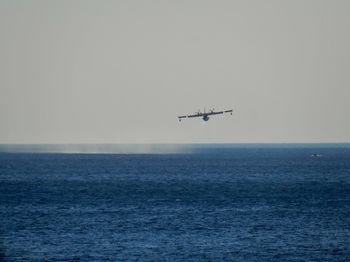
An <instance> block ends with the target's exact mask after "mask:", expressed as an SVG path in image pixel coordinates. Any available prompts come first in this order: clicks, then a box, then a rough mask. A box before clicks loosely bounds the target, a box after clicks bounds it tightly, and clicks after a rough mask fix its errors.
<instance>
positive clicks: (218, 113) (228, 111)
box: [178, 108, 233, 122]
mask: <svg viewBox="0 0 350 262" xmlns="http://www.w3.org/2000/svg"><path fill="white" fill-rule="evenodd" d="M232 112H233V109H230V110H225V111H214V108H213V109H211V110H209V112H205V108H204V112H203V113H202V112H201V111H199V110H198V112H197V113H195V114H193V115H184V116H178V119H179V121H180V122H181V119H183V118H192V117H201V118H202V119H203V121H208V120H209V116H211V115H221V114H224V113H231V115H232Z"/></svg>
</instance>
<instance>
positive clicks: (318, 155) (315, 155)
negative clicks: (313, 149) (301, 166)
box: [311, 154, 322, 157]
mask: <svg viewBox="0 0 350 262" xmlns="http://www.w3.org/2000/svg"><path fill="white" fill-rule="evenodd" d="M321 156H322V155H321V154H312V155H311V157H321Z"/></svg>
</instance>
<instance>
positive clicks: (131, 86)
mask: <svg viewBox="0 0 350 262" xmlns="http://www.w3.org/2000/svg"><path fill="white" fill-rule="evenodd" d="M349 14H350V1H347V0H334V1H328V0H290V1H286V0H266V1H260V0H256V1H253V0H241V1H234V0H228V1H222V0H215V1H214V0H212V1H204V0H196V1H195V0H176V1H175V0H174V1H164V0H159V1H152V0H150V1H141V0H139V1H132V0H121V1H101V0H98V1H97V0H96V1H86V0H83V1H62V0H61V1H46V0H43V1H24V0H23V1H16V0H8V1H5V0H0V143H244V142H251V143H256V142H264V143H267V142H350V121H349V119H350V103H349V100H350V48H349V46H350V15H349ZM204 107H206V108H213V107H214V108H215V109H218V110H220V109H231V108H233V109H234V110H235V111H234V114H233V116H230V115H227V116H218V117H216V118H212V119H210V121H208V122H203V121H202V120H200V119H191V120H184V121H182V122H181V123H179V122H178V121H177V116H178V115H182V114H187V113H193V112H195V111H197V110H198V109H200V108H201V109H203V108H204Z"/></svg>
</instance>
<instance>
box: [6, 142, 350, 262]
mask: <svg viewBox="0 0 350 262" xmlns="http://www.w3.org/2000/svg"><path fill="white" fill-rule="evenodd" d="M0 201H1V202H0V214H1V216H0V261H1V260H3V261H350V147H349V146H344V147H343V146H334V147H332V146H322V145H318V146H302V145H298V146H282V145H281V146H278V145H277V146H258V145H256V146H254V145H252V146H244V145H241V146H230V145H221V146H220V145H216V146H197V147H194V148H193V150H192V151H191V153H183V154H52V153H51V154H45V153H40V154H35V153H0Z"/></svg>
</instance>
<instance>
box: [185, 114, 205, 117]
mask: <svg viewBox="0 0 350 262" xmlns="http://www.w3.org/2000/svg"><path fill="white" fill-rule="evenodd" d="M201 116H204V114H203V113H197V114H193V115H188V116H187V117H188V118H191V117H201Z"/></svg>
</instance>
